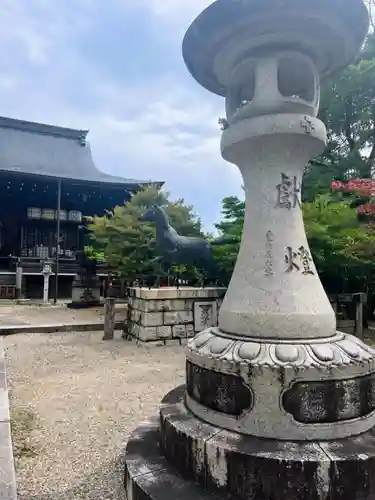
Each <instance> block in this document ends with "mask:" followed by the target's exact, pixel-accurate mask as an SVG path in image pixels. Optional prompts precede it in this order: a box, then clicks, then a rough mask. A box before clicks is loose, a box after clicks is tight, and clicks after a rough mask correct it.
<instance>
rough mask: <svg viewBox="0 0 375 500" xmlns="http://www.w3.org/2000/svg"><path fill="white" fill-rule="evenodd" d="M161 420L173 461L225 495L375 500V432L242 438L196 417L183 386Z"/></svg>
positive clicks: (265, 499)
mask: <svg viewBox="0 0 375 500" xmlns="http://www.w3.org/2000/svg"><path fill="white" fill-rule="evenodd" d="M160 421H161V443H162V447H163V450H164V453H165V456H166V457H167V458H168V460H169V462H170V463H173V465H174V466H175V467H176V468H177V469H178V470H179V471H180V473H181V474H183V475H184V476H185V477H187V478H188V479H190V480H191V481H193V482H198V483H200V484H201V485H202V486H203V487H204V488H209V489H212V490H213V491H218V492H219V493H220V494H222V495H225V494H226V495H228V494H229V495H233V496H234V498H236V499H241V500H249V499H251V500H276V499H280V500H281V499H288V500H367V499H368V500H370V499H373V498H375V429H372V430H370V431H368V432H366V433H364V434H361V435H360V436H357V437H353V438H347V439H342V440H336V441H309V442H308V441H294V442H293V441H279V440H271V439H260V438H255V437H252V436H248V435H241V434H238V433H235V432H231V431H226V430H223V429H221V428H218V427H215V426H213V425H211V424H208V423H205V422H203V421H202V420H200V419H198V418H197V417H195V416H194V415H193V414H192V413H191V412H190V411H189V410H188V409H187V408H186V406H185V404H184V387H179V388H177V389H175V390H173V391H171V392H170V393H169V394H168V395H167V396H166V397H165V398H164V399H163V402H162V405H161V408H160ZM226 498H229V497H228V496H227V497H226Z"/></svg>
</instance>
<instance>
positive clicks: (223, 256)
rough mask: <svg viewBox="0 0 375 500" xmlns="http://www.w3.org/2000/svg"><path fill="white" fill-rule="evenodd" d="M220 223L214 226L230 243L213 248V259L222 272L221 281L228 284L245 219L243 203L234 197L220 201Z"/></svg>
mask: <svg viewBox="0 0 375 500" xmlns="http://www.w3.org/2000/svg"><path fill="white" fill-rule="evenodd" d="M221 213H222V217H223V219H222V221H221V222H220V223H219V224H216V225H215V226H216V229H218V231H219V232H220V235H221V236H223V237H224V238H225V239H227V238H228V240H232V241H233V242H232V243H229V244H226V245H219V246H215V247H213V252H214V257H215V259H216V260H217V262H218V265H219V269H220V270H221V272H222V276H221V278H222V280H223V281H224V282H229V280H230V278H231V275H232V272H233V268H234V265H235V263H236V259H237V255H238V250H239V247H240V243H241V237H242V229H243V223H244V218H245V202H244V201H242V200H240V199H239V198H237V197H236V196H228V197H227V198H224V199H223V201H222V210H221Z"/></svg>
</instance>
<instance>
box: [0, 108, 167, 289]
mask: <svg viewBox="0 0 375 500" xmlns="http://www.w3.org/2000/svg"><path fill="white" fill-rule="evenodd" d="M87 134H88V130H75V129H70V128H64V127H58V126H52V125H46V124H42V123H34V122H28V121H24V120H16V119H13V118H4V117H0V298H13V297H14V296H15V288H16V270H15V266H14V261H15V260H16V259H13V264H12V259H10V258H9V256H10V255H12V256H13V257H16V258H19V259H20V260H19V266H20V267H22V275H23V291H24V294H25V296H26V297H40V296H41V287H42V284H43V276H42V275H41V263H42V261H43V260H45V259H46V258H49V259H51V260H52V261H53V262H56V261H57V266H55V273H56V274H57V275H58V283H59V296H63V297H64V298H65V297H68V296H69V294H70V293H71V291H70V290H71V283H72V280H73V278H74V276H75V274H76V273H77V262H76V260H75V252H76V251H77V250H78V249H79V248H80V245H81V243H80V238H82V236H80V233H81V231H80V230H79V227H80V225H81V224H82V220H83V218H84V216H94V215H98V216H102V215H104V213H105V211H106V210H110V209H113V208H114V207H115V206H117V205H122V204H123V203H124V202H126V201H128V200H129V199H130V197H131V194H132V193H134V192H135V191H136V190H137V189H139V188H140V187H142V186H146V185H150V184H156V185H158V186H159V187H161V186H162V185H163V182H153V181H140V180H136V179H127V178H123V177H116V176H113V175H109V174H105V173H103V172H101V171H100V170H98V168H97V167H96V166H95V163H94V161H93V159H92V154H91V149H90V146H89V144H88V142H87ZM57 234H60V245H58V244H57ZM58 246H59V252H58V255H57V253H56V248H57V247H58ZM56 269H57V272H56ZM100 272H101V275H102V276H103V278H105V276H106V275H107V272H106V270H105V269H101V271H100ZM98 274H99V273H98ZM53 288H54V287H53V284H52V283H51V289H53Z"/></svg>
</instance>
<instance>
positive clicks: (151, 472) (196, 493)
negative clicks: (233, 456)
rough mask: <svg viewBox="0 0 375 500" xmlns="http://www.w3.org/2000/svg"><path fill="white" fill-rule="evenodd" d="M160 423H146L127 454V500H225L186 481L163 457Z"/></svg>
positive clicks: (130, 441) (135, 434) (140, 428)
mask: <svg viewBox="0 0 375 500" xmlns="http://www.w3.org/2000/svg"><path fill="white" fill-rule="evenodd" d="M159 438H160V432H159V419H158V418H157V417H155V418H153V419H151V420H149V421H148V422H145V423H144V424H142V425H141V426H140V427H138V428H137V429H136V430H135V431H134V432H133V434H132V435H131V437H130V439H129V441H128V443H127V447H126V453H125V478H124V486H125V490H126V496H127V500H148V499H150V500H225V499H228V497H227V496H225V497H223V496H221V495H220V494H216V493H211V492H207V491H205V490H204V489H203V488H201V487H199V486H198V485H196V484H194V483H192V482H189V481H187V480H185V479H184V478H183V477H182V476H180V475H179V474H178V472H177V470H176V469H175V468H174V467H173V465H171V464H170V463H169V462H168V461H167V459H166V458H165V457H164V456H163V454H162V451H161V448H160V445H159V442H160V441H159Z"/></svg>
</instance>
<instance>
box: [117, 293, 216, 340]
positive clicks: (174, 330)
mask: <svg viewBox="0 0 375 500" xmlns="http://www.w3.org/2000/svg"><path fill="white" fill-rule="evenodd" d="M225 292H226V288H217V287H207V288H197V287H189V286H182V287H179V288H176V287H162V288H136V287H132V288H129V289H128V297H129V304H128V316H127V319H126V324H125V334H126V336H132V337H135V338H136V339H137V340H138V341H141V342H155V341H164V342H165V343H167V341H171V340H173V341H174V342H175V343H183V339H188V338H191V337H194V335H195V334H196V333H197V332H200V331H202V330H205V329H206V328H210V327H215V326H217V323H218V313H219V309H220V306H221V303H222V301H223V297H224V295H225Z"/></svg>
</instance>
